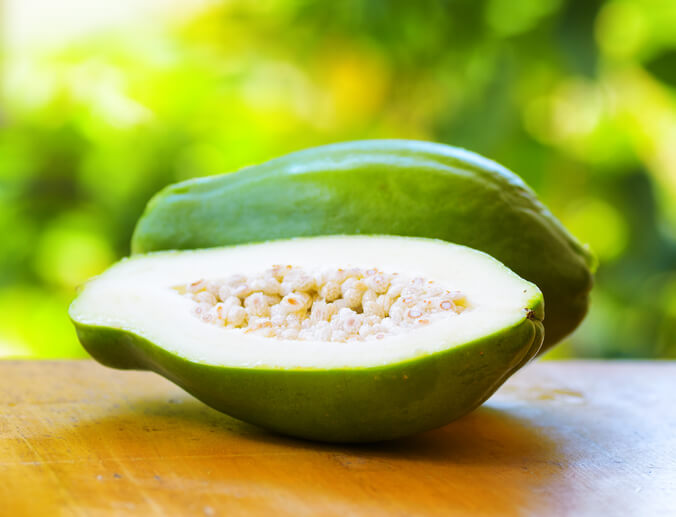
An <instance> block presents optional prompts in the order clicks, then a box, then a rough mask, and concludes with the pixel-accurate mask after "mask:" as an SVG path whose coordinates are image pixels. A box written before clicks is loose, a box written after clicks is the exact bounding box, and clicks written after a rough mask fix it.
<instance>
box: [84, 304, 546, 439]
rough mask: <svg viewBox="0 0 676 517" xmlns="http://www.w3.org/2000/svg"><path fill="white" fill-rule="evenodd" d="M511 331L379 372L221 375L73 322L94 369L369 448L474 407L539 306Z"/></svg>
mask: <svg viewBox="0 0 676 517" xmlns="http://www.w3.org/2000/svg"><path fill="white" fill-rule="evenodd" d="M530 308H531V310H530V311H524V317H523V319H522V320H521V321H519V322H517V323H516V324H515V325H514V326H512V327H510V328H507V329H504V330H502V331H500V332H497V333H495V334H492V335H489V336H485V337H483V338H481V339H478V340H476V341H472V342H470V343H466V344H463V345H460V346H457V347H454V348H451V349H447V350H443V351H441V352H437V353H434V354H429V355H425V356H420V357H416V358H414V359H409V360H406V361H403V362H400V363H396V364H390V365H387V366H378V367H366V368H336V369H311V368H298V369H283V368H278V369H274V368H231V367H225V366H214V365H209V364H201V363H197V362H192V361H189V360H187V359H184V358H181V357H179V356H177V355H175V354H172V353H170V352H167V351H166V350H164V349H163V348H162V347H161V346H158V345H155V344H153V343H151V342H149V341H148V340H146V339H143V338H141V337H139V336H138V335H136V334H134V333H132V332H128V331H124V330H120V329H115V328H107V327H100V326H91V325H87V324H83V323H80V322H78V321H77V320H75V319H73V322H74V324H75V327H76V329H77V334H78V337H79V339H80V341H81V343H82V344H83V346H84V347H85V348H86V349H87V351H88V352H89V353H90V354H91V355H92V356H93V357H94V358H95V359H97V360H98V361H99V362H101V363H103V364H105V365H107V366H111V367H114V368H123V369H142V370H151V371H154V372H157V373H159V374H160V375H163V376H164V377H166V378H167V379H169V380H171V381H172V382H174V383H176V384H177V385H179V386H181V387H182V388H183V389H185V390H186V391H188V392H189V393H191V394H192V395H194V396H195V397H197V398H198V399H200V400H201V401H202V402H204V403H206V404H208V405H209V406H211V407H213V408H215V409H217V410H219V411H222V412H224V413H227V414H229V415H231V416H233V417H235V418H239V419H240V420H244V421H246V422H249V423H252V424H256V425H259V426H261V427H265V428H267V429H270V430H273V431H276V432H279V433H282V434H287V435H291V436H295V437H299V438H305V439H310V440H317V441H326V442H349V443H354V442H375V441H381V440H389V439H393V438H399V437H402V436H407V435H410V434H413V433H417V432H420V431H425V430H428V429H434V428H436V427H439V426H442V425H444V424H447V423H448V422H451V421H452V420H455V419H456V418H459V417H461V416H463V415H465V414H466V413H468V412H470V411H472V410H473V409H474V408H476V407H477V406H479V405H480V404H481V403H483V402H484V401H485V400H486V399H487V398H488V397H490V396H491V395H492V394H493V393H494V392H495V390H496V389H498V387H500V385H501V384H502V383H503V382H505V380H507V378H509V377H510V376H511V375H512V374H513V373H514V372H515V371H516V370H518V369H519V368H521V367H522V366H523V365H524V364H526V363H527V362H528V361H529V360H531V359H532V358H533V357H534V356H535V355H537V353H538V350H539V349H540V346H541V344H542V339H543V335H544V328H543V326H542V322H541V320H542V318H543V316H544V311H543V304H542V297H541V295H538V296H537V297H536V298H535V299H533V300H531V304H530Z"/></svg>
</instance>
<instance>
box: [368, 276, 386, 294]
mask: <svg viewBox="0 0 676 517" xmlns="http://www.w3.org/2000/svg"><path fill="white" fill-rule="evenodd" d="M364 283H365V284H366V285H367V286H368V288H369V289H373V290H374V291H375V292H376V293H378V294H383V293H386V292H387V289H388V288H389V287H390V279H389V278H388V277H386V276H385V275H383V274H377V275H373V276H369V277H367V278H366V280H364Z"/></svg>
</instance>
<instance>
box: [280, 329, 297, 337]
mask: <svg viewBox="0 0 676 517" xmlns="http://www.w3.org/2000/svg"><path fill="white" fill-rule="evenodd" d="M279 337H281V338H282V339H298V329H294V328H290V329H284V330H282V332H281V334H280V335H279Z"/></svg>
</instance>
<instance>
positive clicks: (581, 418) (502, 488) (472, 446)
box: [0, 361, 676, 516]
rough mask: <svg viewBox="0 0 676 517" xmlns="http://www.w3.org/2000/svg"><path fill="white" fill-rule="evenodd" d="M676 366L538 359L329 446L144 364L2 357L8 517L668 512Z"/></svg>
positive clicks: (2, 508)
mask: <svg viewBox="0 0 676 517" xmlns="http://www.w3.org/2000/svg"><path fill="white" fill-rule="evenodd" d="M675 397H676V363H674V362H652V363H639V362H625V363H602V362H540V363H537V364H533V365H531V366H529V367H527V368H526V369H525V370H523V371H521V372H520V373H518V374H517V375H516V376H515V377H514V378H513V379H511V380H510V381H509V382H508V384H507V385H505V386H504V387H503V388H502V389H501V390H500V391H499V392H498V394H496V395H495V396H494V397H493V398H492V399H491V400H490V401H489V402H488V403H487V404H486V405H484V407H482V408H480V409H479V410H477V411H475V412H474V413H472V414H471V415H469V416H467V417H465V418H463V419H461V420H459V421H457V422H455V423H453V424H450V425H448V426H446V427H444V428H442V429H438V430H436V431H431V432H428V433H424V434H421V435H418V436H415V437H412V438H408V439H404V440H398V441H396V442H390V443H384V444H378V445H370V446H335V445H323V444H315V443H310V442H303V441H299V440H293V439H289V438H284V437H280V436H275V435H272V434H269V433H266V432H265V431H262V430H259V429H257V428H255V427H252V426H249V425H247V424H244V423H241V422H238V421H236V420H234V419H232V418H229V417H227V416H224V415H221V414H219V413H217V412H215V411H213V410H211V409H209V408H207V407H205V406H204V405H202V404H201V403H199V402H197V401H196V400H194V399H193V398H192V397H190V396H189V395H186V394H185V393H183V392H182V391H181V390H180V389H178V388H176V387H174V386H173V385H171V384H170V383H169V382H167V381H165V380H163V379H161V378H159V377H158V376H155V375H153V374H150V373H141V372H122V371H115V370H110V369H106V368H103V367H101V366H99V365H97V364H95V363H93V362H91V361H63V362H21V361H8V362H0V408H1V409H0V411H1V413H0V514H2V515H12V516H16V515H38V516H41V515H49V516H51V515H75V516H90V515H93V516H96V515H102V516H103V515H105V516H108V515H204V516H213V515H224V516H235V515H272V514H276V515H280V516H281V515H293V516H304V515H327V516H333V515H335V516H344V515H401V516H404V515H548V516H549V515H552V516H555V515H575V516H578V515H627V516H637V515H646V516H653V515H665V516H666V515H674V514H675V512H676V459H675V458H676V409H675V403H674V399H675Z"/></svg>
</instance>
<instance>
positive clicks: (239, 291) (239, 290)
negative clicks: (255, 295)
mask: <svg viewBox="0 0 676 517" xmlns="http://www.w3.org/2000/svg"><path fill="white" fill-rule="evenodd" d="M252 292H253V290H252V289H251V287H249V285H247V284H241V285H238V286H237V287H235V288H234V289H233V290H232V294H233V295H234V296H237V297H238V298H240V299H242V300H243V299H244V298H246V297H247V296H249V295H250V294H251V293H252Z"/></svg>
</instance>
